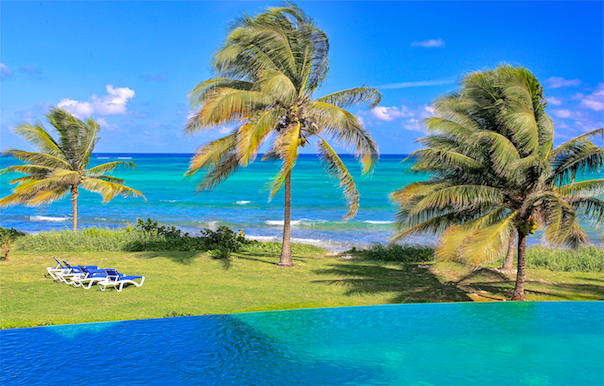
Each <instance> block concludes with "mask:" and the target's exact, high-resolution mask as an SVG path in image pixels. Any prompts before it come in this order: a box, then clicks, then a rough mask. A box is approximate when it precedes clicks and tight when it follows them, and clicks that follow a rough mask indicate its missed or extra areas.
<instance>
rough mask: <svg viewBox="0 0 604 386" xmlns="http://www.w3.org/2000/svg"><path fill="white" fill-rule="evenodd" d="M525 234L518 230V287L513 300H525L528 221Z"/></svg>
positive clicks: (515, 289)
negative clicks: (525, 258)
mask: <svg viewBox="0 0 604 386" xmlns="http://www.w3.org/2000/svg"><path fill="white" fill-rule="evenodd" d="M525 224H526V225H525V229H524V232H522V231H521V230H520V228H518V273H517V274H516V287H515V288H514V296H512V300H524V277H525V273H526V271H525V262H524V257H525V254H526V238H527V237H528V221H525Z"/></svg>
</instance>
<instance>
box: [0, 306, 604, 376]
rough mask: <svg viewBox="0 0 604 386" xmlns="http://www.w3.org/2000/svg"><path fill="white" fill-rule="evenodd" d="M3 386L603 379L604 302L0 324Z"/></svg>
mask: <svg viewBox="0 0 604 386" xmlns="http://www.w3.org/2000/svg"><path fill="white" fill-rule="evenodd" d="M0 344H1V359H0V360H1V363H2V372H1V375H0V381H1V382H0V383H2V384H3V385H13V384H24V385H49V384H63V383H69V384H82V385H84V384H85V385H101V384H102V385H106V384H111V385H131V384H149V385H150V384H162V385H165V384H197V385H423V386H427V385H491V384H492V385H539V386H541V385H602V384H603V383H604V302H506V303H501V302H499V303H447V304H403V305H385V306H365V307H341V308H323V309H304V310H291V311H273V312H257V313H246V314H231V315H211V316H210V315H208V316H194V317H181V318H166V319H147V320H134V321H124V322H105V323H88V324H77V325H63V326H50V327H36V328H26V329H12V330H3V331H0Z"/></svg>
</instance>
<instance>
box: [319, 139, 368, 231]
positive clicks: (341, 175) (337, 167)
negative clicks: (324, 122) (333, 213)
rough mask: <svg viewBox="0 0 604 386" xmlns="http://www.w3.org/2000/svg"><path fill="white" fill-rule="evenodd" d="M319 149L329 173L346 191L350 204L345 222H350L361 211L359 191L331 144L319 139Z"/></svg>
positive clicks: (345, 194) (345, 195)
mask: <svg viewBox="0 0 604 386" xmlns="http://www.w3.org/2000/svg"><path fill="white" fill-rule="evenodd" d="M317 149H318V150H319V154H320V155H321V160H322V161H323V163H324V164H325V165H326V169H327V172H328V173H329V175H330V176H331V177H332V178H336V179H338V180H339V182H340V188H342V189H343V190H344V197H346V201H347V202H348V208H349V210H348V213H347V214H346V216H344V220H349V219H351V218H353V217H354V216H356V214H357V212H358V210H359V197H360V194H359V191H358V190H357V187H356V185H355V183H354V179H353V178H352V176H351V175H350V172H348V168H347V167H346V165H344V162H343V161H342V159H341V158H340V157H339V156H338V154H337V153H336V152H335V150H334V149H333V148H332V147H331V146H329V144H328V143H327V142H326V141H325V140H324V139H323V138H320V137H319V142H318V144H317Z"/></svg>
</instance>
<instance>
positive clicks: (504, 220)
mask: <svg viewBox="0 0 604 386" xmlns="http://www.w3.org/2000/svg"><path fill="white" fill-rule="evenodd" d="M545 106H546V101H545V97H544V95H543V89H542V88H541V86H540V85H539V82H538V81H537V79H536V78H535V76H534V75H533V74H532V73H531V72H530V71H528V70H527V69H525V68H523V67H512V66H509V65H502V66H500V67H498V68H497V69H496V70H488V71H484V72H477V73H472V74H469V75H467V76H466V77H465V78H464V79H463V81H462V87H461V90H460V91H459V92H457V93H454V94H452V95H447V96H445V97H442V98H441V99H439V100H438V101H437V102H436V103H435V105H434V108H435V115H434V116H433V117H430V118H428V119H427V120H426V123H427V128H428V131H429V133H430V134H431V135H429V136H427V137H424V138H422V139H421V140H420V142H421V143H422V144H424V145H425V146H426V148H424V149H422V150H419V151H416V152H415V153H413V154H412V157H413V158H415V159H416V161H417V162H416V163H415V165H414V166H413V167H412V169H413V170H415V171H417V172H426V173H430V174H431V175H432V177H431V178H430V180H428V181H425V182H417V183H413V184H410V185H407V186H406V187H404V188H402V189H400V190H398V191H396V192H394V193H393V194H392V198H393V200H395V201H396V202H398V204H399V205H400V211H399V213H398V215H397V227H398V229H397V232H396V234H395V235H394V236H393V239H392V241H393V242H396V241H398V240H400V239H402V238H404V237H407V236H409V235H411V234H413V233H417V232H428V233H433V234H441V238H440V241H439V245H438V247H437V250H436V258H437V259H438V260H440V261H447V260H456V261H462V262H466V263H470V264H474V265H478V264H480V263H483V262H485V261H489V260H492V259H494V258H498V257H499V256H501V255H502V254H503V253H505V250H506V247H507V246H508V245H509V240H510V238H511V236H513V234H514V233H517V235H518V241H517V251H518V263H517V264H518V273H517V277H516V287H515V289H514V294H513V297H512V299H513V300H523V299H524V279H525V249H526V240H527V237H528V236H529V235H530V234H531V233H533V232H534V230H535V229H536V228H537V227H540V228H544V229H545V230H546V231H545V239H546V241H547V242H548V243H550V244H551V245H554V246H561V245H566V246H570V247H576V246H578V245H579V244H580V243H586V242H588V240H587V236H586V234H585V232H584V231H583V230H582V229H581V227H580V226H579V225H578V224H577V220H579V219H591V220H592V221H595V222H596V223H602V222H604V201H602V200H601V198H598V196H600V195H601V194H602V193H603V192H604V179H592V180H588V181H581V182H577V181H576V176H577V174H578V173H580V172H593V171H598V170H600V169H601V167H602V164H603V163H604V162H603V161H604V150H603V149H602V148H600V147H598V146H595V145H594V144H593V143H592V142H591V141H590V140H589V137H590V136H593V135H595V134H598V133H602V132H603V130H604V129H599V130H595V131H593V132H590V133H587V134H585V135H583V136H580V137H577V138H575V139H573V140H572V141H569V142H567V143H565V144H563V145H561V146H560V147H558V148H556V149H553V146H552V145H553V138H554V128H553V125H552V122H551V120H550V118H549V117H548V116H547V114H546V113H545Z"/></svg>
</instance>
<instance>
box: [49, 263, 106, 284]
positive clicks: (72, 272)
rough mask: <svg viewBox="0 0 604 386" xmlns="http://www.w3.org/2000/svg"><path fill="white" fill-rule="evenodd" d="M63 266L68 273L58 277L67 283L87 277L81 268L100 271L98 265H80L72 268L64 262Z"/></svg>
mask: <svg viewBox="0 0 604 386" xmlns="http://www.w3.org/2000/svg"><path fill="white" fill-rule="evenodd" d="M63 265H64V266H65V267H66V268H67V269H66V271H65V272H64V273H61V274H59V275H57V276H58V278H59V280H61V281H63V282H65V283H67V279H70V280H73V279H74V278H80V277H85V276H86V273H84V272H83V271H82V269H81V268H80V267H85V268H87V269H94V270H98V269H99V267H98V266H96V265H79V266H77V267H72V266H71V265H69V263H68V262H66V261H65V260H63ZM67 284H71V283H67Z"/></svg>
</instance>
